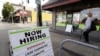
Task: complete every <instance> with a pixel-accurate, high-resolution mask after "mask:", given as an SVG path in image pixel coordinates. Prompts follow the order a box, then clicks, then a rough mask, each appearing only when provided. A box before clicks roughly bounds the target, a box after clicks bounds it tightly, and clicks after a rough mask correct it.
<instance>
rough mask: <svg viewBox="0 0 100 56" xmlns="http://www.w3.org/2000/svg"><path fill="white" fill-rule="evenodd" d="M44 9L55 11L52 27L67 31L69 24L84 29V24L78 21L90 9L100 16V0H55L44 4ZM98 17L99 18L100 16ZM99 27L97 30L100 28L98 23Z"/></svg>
mask: <svg viewBox="0 0 100 56" xmlns="http://www.w3.org/2000/svg"><path fill="white" fill-rule="evenodd" d="M43 9H44V10H48V11H52V13H53V17H52V28H53V29H54V30H57V31H62V32H65V29H66V26H67V25H68V24H71V25H73V26H75V27H74V28H78V29H79V28H81V29H82V28H83V27H84V25H83V24H79V23H78V21H80V20H82V18H83V17H85V16H86V15H87V12H89V11H91V12H93V11H94V12H93V13H94V15H95V16H96V17H97V16H100V14H99V13H100V0H55V1H54V2H52V3H49V4H46V5H44V6H43ZM97 10H98V12H99V13H97ZM97 14H98V15H97ZM97 18H98V19H99V17H97ZM99 20H100V19H99ZM97 28H98V29H97V30H100V29H99V28H100V26H99V25H97Z"/></svg>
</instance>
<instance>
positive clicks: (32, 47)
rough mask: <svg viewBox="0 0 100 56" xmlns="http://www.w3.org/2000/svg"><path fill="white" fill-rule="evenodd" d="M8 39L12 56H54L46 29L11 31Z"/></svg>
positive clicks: (47, 29)
mask: <svg viewBox="0 0 100 56" xmlns="http://www.w3.org/2000/svg"><path fill="white" fill-rule="evenodd" d="M9 38H10V43H11V46H12V51H13V54H12V56H54V53H53V48H52V43H51V39H50V34H49V28H47V27H38V28H28V29H19V30H11V31H9Z"/></svg>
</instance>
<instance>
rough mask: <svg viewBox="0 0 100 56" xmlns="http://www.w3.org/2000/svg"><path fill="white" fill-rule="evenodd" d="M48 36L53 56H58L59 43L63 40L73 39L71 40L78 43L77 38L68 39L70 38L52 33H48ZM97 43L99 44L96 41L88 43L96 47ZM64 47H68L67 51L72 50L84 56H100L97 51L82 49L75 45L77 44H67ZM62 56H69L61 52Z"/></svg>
mask: <svg viewBox="0 0 100 56" xmlns="http://www.w3.org/2000/svg"><path fill="white" fill-rule="evenodd" d="M50 35H51V40H52V44H53V49H54V54H55V56H59V49H60V43H61V42H62V41H63V40H65V39H73V40H77V41H80V40H79V38H78V37H70V36H66V35H61V34H58V33H54V32H50ZM99 43H100V42H96V41H91V42H90V44H92V45H97V46H98V45H99ZM65 47H68V48H69V49H71V50H74V51H76V52H79V53H83V54H84V55H85V56H94V55H93V53H96V54H97V55H96V54H95V56H100V54H99V52H100V51H97V50H94V49H91V48H88V47H84V46H81V45H77V44H74V43H68V44H66V45H65ZM67 54H68V53H67ZM63 56H70V55H66V52H64V51H63ZM73 56H74V55H73Z"/></svg>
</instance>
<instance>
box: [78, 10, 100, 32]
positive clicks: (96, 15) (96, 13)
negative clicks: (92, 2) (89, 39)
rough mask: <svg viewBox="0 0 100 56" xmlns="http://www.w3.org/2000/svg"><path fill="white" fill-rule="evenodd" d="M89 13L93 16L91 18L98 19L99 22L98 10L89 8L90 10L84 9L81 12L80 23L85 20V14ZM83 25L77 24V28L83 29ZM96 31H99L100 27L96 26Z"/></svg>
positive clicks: (99, 11) (99, 14)
mask: <svg viewBox="0 0 100 56" xmlns="http://www.w3.org/2000/svg"><path fill="white" fill-rule="evenodd" d="M89 12H91V13H92V14H93V18H96V19H98V21H100V8H91V9H85V10H82V11H81V15H80V21H82V20H83V19H84V18H87V14H88V13H89ZM83 26H84V23H83V24H79V28H81V29H83ZM96 27H97V31H99V30H100V25H96Z"/></svg>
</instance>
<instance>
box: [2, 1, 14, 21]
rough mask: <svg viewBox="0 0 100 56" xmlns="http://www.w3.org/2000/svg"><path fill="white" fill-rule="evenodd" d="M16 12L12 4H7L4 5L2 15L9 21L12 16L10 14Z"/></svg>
mask: <svg viewBox="0 0 100 56" xmlns="http://www.w3.org/2000/svg"><path fill="white" fill-rule="evenodd" d="M13 11H14V7H13V5H12V4H10V3H9V2H6V3H5V4H4V5H3V9H2V15H3V18H4V19H5V20H7V19H8V17H9V16H10V13H11V12H13Z"/></svg>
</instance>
